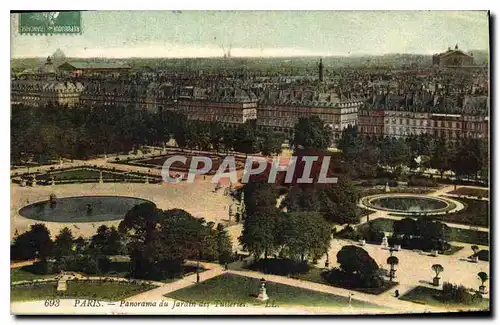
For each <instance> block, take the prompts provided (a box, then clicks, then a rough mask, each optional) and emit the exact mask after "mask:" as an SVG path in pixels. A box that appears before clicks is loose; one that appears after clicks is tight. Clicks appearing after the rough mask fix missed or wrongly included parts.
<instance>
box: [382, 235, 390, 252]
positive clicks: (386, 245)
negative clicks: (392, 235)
mask: <svg viewBox="0 0 500 325" xmlns="http://www.w3.org/2000/svg"><path fill="white" fill-rule="evenodd" d="M388 246H389V242H388V240H387V235H386V234H385V233H384V238H382V248H387V247H388Z"/></svg>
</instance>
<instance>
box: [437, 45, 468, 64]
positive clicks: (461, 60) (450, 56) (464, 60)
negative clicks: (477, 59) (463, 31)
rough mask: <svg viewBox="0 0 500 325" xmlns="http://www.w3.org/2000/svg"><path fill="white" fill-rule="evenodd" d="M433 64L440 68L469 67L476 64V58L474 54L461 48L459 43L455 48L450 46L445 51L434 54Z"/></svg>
mask: <svg viewBox="0 0 500 325" xmlns="http://www.w3.org/2000/svg"><path fill="white" fill-rule="evenodd" d="M432 64H433V65H434V66H437V67H440V68H458V67H467V66H472V65H473V64H474V59H473V57H472V55H469V54H467V53H464V52H463V51H461V50H459V49H458V44H457V45H455V49H454V50H452V49H451V48H448V51H446V52H444V53H440V54H435V55H433V56H432Z"/></svg>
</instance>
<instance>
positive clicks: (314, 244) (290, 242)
mask: <svg viewBox="0 0 500 325" xmlns="http://www.w3.org/2000/svg"><path fill="white" fill-rule="evenodd" d="M277 230H278V234H276V236H278V237H279V243H280V244H281V247H282V253H283V255H285V256H288V257H289V258H291V259H293V260H295V261H297V260H298V258H299V257H300V260H301V261H304V259H305V258H306V257H307V258H309V259H312V260H313V261H314V260H317V259H319V258H320V257H321V256H323V255H324V254H326V253H327V252H328V249H329V248H330V240H331V238H332V231H331V226H330V224H329V223H328V222H327V221H326V220H325V219H324V218H323V216H322V215H321V214H319V213H317V212H293V213H287V215H286V216H285V217H284V218H282V222H281V223H280V225H279V226H278V227H277Z"/></svg>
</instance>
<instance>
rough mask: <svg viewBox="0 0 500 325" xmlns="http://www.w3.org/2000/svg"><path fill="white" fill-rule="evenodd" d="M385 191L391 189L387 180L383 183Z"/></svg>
mask: <svg viewBox="0 0 500 325" xmlns="http://www.w3.org/2000/svg"><path fill="white" fill-rule="evenodd" d="M385 191H386V192H390V191H391V189H390V188H389V182H386V183H385Z"/></svg>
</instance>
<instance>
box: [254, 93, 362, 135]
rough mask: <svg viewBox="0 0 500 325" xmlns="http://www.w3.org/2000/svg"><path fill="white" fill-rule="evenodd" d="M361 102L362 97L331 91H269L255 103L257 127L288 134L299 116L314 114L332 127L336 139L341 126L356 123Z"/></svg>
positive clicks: (341, 128)
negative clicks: (257, 104)
mask: <svg viewBox="0 0 500 325" xmlns="http://www.w3.org/2000/svg"><path fill="white" fill-rule="evenodd" d="M362 103H363V99H362V98H357V97H353V96H350V97H345V96H342V95H340V96H339V95H337V94H336V93H334V92H328V93H319V92H316V91H314V90H297V91H295V90H288V91H274V92H273V91H271V92H269V93H268V94H267V96H266V97H265V98H263V99H262V100H261V102H260V103H259V108H258V111H257V126H258V127H259V128H260V129H263V130H269V131H272V132H281V133H285V134H286V135H289V137H291V136H292V134H293V129H294V126H295V124H296V123H297V121H298V120H299V118H301V117H308V116H314V115H316V116H318V117H319V118H320V119H321V120H322V121H323V122H324V123H325V124H326V125H328V126H329V127H330V128H331V129H332V131H333V135H334V138H335V139H338V138H339V137H340V133H341V132H342V130H343V129H345V128H347V126H349V125H352V126H354V125H356V124H357V120H358V108H359V107H360V106H361V105H362Z"/></svg>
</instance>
